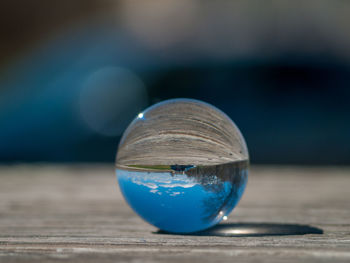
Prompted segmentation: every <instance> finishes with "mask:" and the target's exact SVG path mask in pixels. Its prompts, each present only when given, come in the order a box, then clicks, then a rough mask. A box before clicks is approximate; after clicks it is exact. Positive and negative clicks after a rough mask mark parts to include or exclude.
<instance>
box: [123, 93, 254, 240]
mask: <svg viewBox="0 0 350 263" xmlns="http://www.w3.org/2000/svg"><path fill="white" fill-rule="evenodd" d="M248 165H249V156H248V150H247V146H246V143H245V141H244V138H243V136H242V134H241V132H240V131H239V129H238V128H237V126H236V125H235V124H234V123H233V121H232V120H231V119H230V118H229V117H228V116H227V115H226V114H225V113H223V112H222V111H220V110H219V109H217V108H215V107H214V106H212V105H210V104H208V103H205V102H202V101H198V100H192V99H172V100H167V101H163V102H160V103H157V104H155V105H153V106H151V107H149V108H148V109H146V110H145V111H143V112H141V113H139V114H138V116H136V118H135V119H134V120H133V121H132V122H131V124H130V125H129V127H128V128H127V129H126V130H125V132H124V134H123V136H122V138H121V141H120V143H119V147H118V152H117V157H116V174H117V178H118V183H119V187H120V189H121V192H122V194H123V196H124V198H125V200H126V201H127V203H128V204H129V205H130V206H131V208H132V209H133V210H134V211H135V212H136V213H137V214H138V215H139V216H140V217H141V218H143V219H144V220H145V221H147V222H148V223H150V224H152V225H154V226H155V227H157V228H159V229H161V230H163V231H167V232H170V233H191V232H197V231H201V230H204V229H207V228H209V227H211V226H214V225H215V224H217V223H218V222H220V221H221V220H226V219H227V216H228V214H229V213H230V212H231V211H232V209H233V208H234V207H235V206H236V205H237V203H238V201H239V200H240V198H241V196H242V194H243V192H244V189H245V187H246V183H247V176H248Z"/></svg>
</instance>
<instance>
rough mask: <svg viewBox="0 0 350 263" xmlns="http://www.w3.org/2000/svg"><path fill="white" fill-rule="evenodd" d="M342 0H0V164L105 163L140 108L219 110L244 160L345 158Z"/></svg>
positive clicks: (348, 146)
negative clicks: (169, 105)
mask: <svg viewBox="0 0 350 263" xmlns="http://www.w3.org/2000/svg"><path fill="white" fill-rule="evenodd" d="M349 29H350V2H349V1H342V0H332V1H323V0H317V1H316V0H315V1H280V0H276V1H272V0H267V1H253V0H248V1H247V0H244V1H227V0H223V1H220V0H217V1H210V0H176V1H174V0H143V1H139V0H60V1H56V0H51V1H44V0H26V1H24V0H22V1H18V0H11V1H10V0H2V1H0V162H2V163H16V162H113V161H114V158H115V153H116V149H117V146H118V142H119V139H120V137H121V135H122V133H123V131H124V129H125V128H126V126H127V125H128V123H129V122H130V121H131V120H132V119H133V118H134V117H135V116H136V115H137V113H138V112H140V111H141V110H143V109H145V108H146V107H148V106H150V105H152V104H154V103H157V102H159V101H162V100H165V99H169V98H179V97H186V98H194V99H199V100H203V101H206V102H208V103H211V104H213V105H215V106H216V107H218V108H219V109H221V110H223V111H224V112H226V113H227V114H228V115H229V116H230V117H231V118H232V119H233V121H234V122H235V123H236V124H237V125H238V127H239V128H240V129H241V131H242V133H243V135H244V136H245V138H246V141H247V144H248V148H249V150H250V155H251V161H252V163H264V164H265V163H266V164H307V165H335V164H337V165H339V164H342V165H349V164H350V118H349V114H350V106H349V101H350V30H349Z"/></svg>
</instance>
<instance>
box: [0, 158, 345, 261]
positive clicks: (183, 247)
mask: <svg viewBox="0 0 350 263" xmlns="http://www.w3.org/2000/svg"><path fill="white" fill-rule="evenodd" d="M349 186H350V169H348V168H317V167H315V168H305V167H285V168H284V167H264V166H258V167H254V168H253V169H252V170H251V174H250V177H249V183H248V187H247V191H246V193H245V195H244V197H243V200H242V201H241V203H240V204H239V206H238V207H237V208H236V209H235V210H234V211H233V213H232V214H231V215H230V217H229V219H228V220H227V221H226V222H225V224H226V228H225V229H224V231H226V232H227V233H228V232H230V231H231V232H230V233H231V234H232V233H233V234H234V235H235V236H234V237H223V236H216V235H215V234H218V233H217V232H216V233H215V232H214V231H209V232H207V233H204V234H203V235H198V236H196V235H188V236H183V235H167V234H164V233H158V232H157V229H155V228H154V227H152V226H150V225H148V224H147V223H145V222H143V221H142V220H141V219H140V218H139V217H137V216H136V215H135V214H134V213H133V212H132V211H131V209H130V208H129V207H128V206H127V205H126V204H125V202H124V200H123V199H122V196H121V194H120V192H119V189H118V188H117V181H116V179H115V175H114V166H113V165H112V164H111V165H103V166H102V165H101V166H99V165H90V166H89V165H75V166H63V165H56V166H54V165H34V166H30V165H17V166H3V167H1V168H0V261H1V262H37V261H38V260H45V261H47V262H57V261H62V260H66V261H67V260H68V261H74V262H97V261H101V262H116V261H142V262H153V261H155V262H160V261H167V262H176V261H179V260H181V261H184V262H192V261H194V262H196V261H200V262H213V261H218V262H221V261H228V260H230V261H233V260H237V262H242V261H243V262H255V261H262V262H280V261H287V262H289V261H296V260H298V261H302V262H310V261H311V262H316V261H317V262H318V261H332V262H334V261H336V262H349V261H350V222H349V219H350V202H349V200H350V191H349ZM237 223H239V224H238V225H237ZM267 223H270V224H271V225H264V224H267ZM285 224H299V225H307V226H311V227H315V228H319V229H322V230H323V232H324V233H323V234H307V235H269V234H274V233H275V232H276V228H277V229H278V227H279V226H281V225H282V227H284V228H285V229H284V230H283V229H282V230H281V231H285V234H291V233H290V231H292V233H293V227H296V229H294V230H295V231H296V230H300V231H301V230H303V229H302V227H303V226H302V227H301V228H298V226H289V225H285ZM242 230H243V231H242ZM240 231H241V232H240ZM259 231H260V232H261V231H265V234H261V233H260V232H259ZM288 231H289V232H288ZM247 233H248V234H249V235H247ZM295 233H297V232H295ZM275 234H276V233H275Z"/></svg>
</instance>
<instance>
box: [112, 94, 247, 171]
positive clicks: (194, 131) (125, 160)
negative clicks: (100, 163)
mask: <svg viewBox="0 0 350 263" xmlns="http://www.w3.org/2000/svg"><path fill="white" fill-rule="evenodd" d="M142 114H143V115H141V116H142V117H141V118H137V119H136V120H134V121H133V122H132V123H131V124H130V126H129V127H128V128H127V130H126V131H125V133H124V135H123V137H122V139H121V141H120V144H119V148H118V154H117V160H116V162H117V165H122V166H128V165H157V166H159V165H217V164H223V163H231V162H236V161H243V160H244V161H245V160H247V159H248V150H247V146H246V143H245V141H244V139H243V137H242V135H241V133H240V131H239V129H238V128H237V127H236V125H235V124H234V123H233V122H232V120H231V119H230V118H229V117H228V116H227V115H226V114H225V113H223V112H222V111H220V110H218V109H217V108H215V107H213V106H211V105H209V104H207V103H205V102H202V101H198V100H192V99H173V100H168V101H163V102H161V103H158V104H155V105H153V106H152V107H150V108H148V109H147V110H146V111H144V112H143V113H142Z"/></svg>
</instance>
